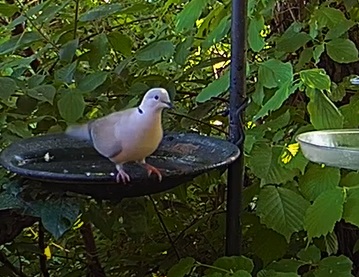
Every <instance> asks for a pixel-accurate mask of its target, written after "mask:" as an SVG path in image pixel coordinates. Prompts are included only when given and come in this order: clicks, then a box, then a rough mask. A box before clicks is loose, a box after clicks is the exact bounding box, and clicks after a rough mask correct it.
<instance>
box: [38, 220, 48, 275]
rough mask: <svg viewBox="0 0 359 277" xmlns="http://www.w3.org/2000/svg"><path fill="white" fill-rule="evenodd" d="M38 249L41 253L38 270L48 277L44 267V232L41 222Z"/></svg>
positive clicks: (45, 266)
mask: <svg viewBox="0 0 359 277" xmlns="http://www.w3.org/2000/svg"><path fill="white" fill-rule="evenodd" d="M39 248H40V251H41V254H40V255H39V256H40V257H39V258H40V270H41V273H42V275H43V276H44V277H50V274H49V271H48V270H47V265H46V255H45V248H46V247H45V230H44V226H43V225H42V222H41V220H40V222H39Z"/></svg>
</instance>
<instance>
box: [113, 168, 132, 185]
mask: <svg viewBox="0 0 359 277" xmlns="http://www.w3.org/2000/svg"><path fill="white" fill-rule="evenodd" d="M120 181H122V183H124V184H127V183H128V182H130V181H131V178H130V176H129V175H128V174H127V173H126V172H125V171H124V170H118V171H117V175H116V182H117V183H120Z"/></svg>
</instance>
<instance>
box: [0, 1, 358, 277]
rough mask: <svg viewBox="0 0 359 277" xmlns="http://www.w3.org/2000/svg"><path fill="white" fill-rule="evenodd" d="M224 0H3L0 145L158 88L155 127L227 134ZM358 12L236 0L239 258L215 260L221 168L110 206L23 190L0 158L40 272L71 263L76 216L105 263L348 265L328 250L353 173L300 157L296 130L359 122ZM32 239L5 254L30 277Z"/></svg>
mask: <svg viewBox="0 0 359 277" xmlns="http://www.w3.org/2000/svg"><path fill="white" fill-rule="evenodd" d="M230 4H231V2H230V1H228V0H225V1H208V0H186V1H178V0H166V1H142V0H139V1H135V2H133V1H127V0H125V1H112V2H111V3H108V1H102V2H101V1H89V0H84V1H78V0H77V1H59V0H47V1H15V3H12V1H1V2H0V19H1V21H0V24H1V28H0V34H1V36H0V133H1V136H0V147H1V148H3V147H5V146H6V145H8V144H9V143H11V142H12V141H15V140H18V139H21V138H24V137H29V136H32V135H39V134H45V133H51V132H61V131H63V130H64V129H65V128H66V126H67V125H68V124H70V123H74V122H78V123H80V122H85V121H87V120H90V119H94V118H97V117H100V116H103V115H106V114H108V113H110V112H113V111H116V110H120V109H123V108H127V107H132V106H134V105H136V104H138V103H139V101H140V99H141V97H142V95H143V93H144V92H145V91H146V90H147V89H149V88H151V87H158V86H161V87H164V88H166V89H167V90H168V91H169V92H170V94H171V97H172V99H174V100H175V103H176V106H177V110H176V111H175V112H171V113H166V114H165V115H164V128H165V129H166V130H175V131H192V132H199V133H201V134H207V135H213V136H218V137H221V138H225V137H226V134H227V132H228V126H229V122H228V119H227V118H226V116H224V115H223V114H225V113H223V111H226V110H227V109H228V99H227V98H228V90H229V87H230V72H229V68H228V66H229V62H230V49H231V47H230V38H229V31H230V23H231V14H230V10H231V9H230ZM358 9H359V4H358V3H357V1H350V0H343V1H340V0H339V1H334V2H333V1H320V2H313V1H309V2H308V1H307V2H305V1H300V3H298V1H285V2H278V1H272V0H265V1H248V9H247V16H248V20H247V21H248V26H247V31H248V33H247V34H248V36H247V45H248V49H247V68H246V77H247V93H248V97H249V98H250V99H251V102H250V104H249V105H248V107H247V109H246V114H245V126H246V130H245V132H246V140H245V147H244V151H245V153H244V155H245V165H246V178H245V179H246V183H245V188H244V192H243V199H242V200H243V203H244V205H243V210H242V226H243V241H242V246H243V247H242V249H243V251H242V252H243V256H240V257H222V256H223V254H224V246H223V238H224V236H225V233H224V229H225V226H226V224H225V214H224V212H225V204H226V201H225V180H226V178H225V177H226V176H225V174H223V175H220V174H219V173H218V172H214V173H210V174H205V175H202V176H199V177H198V178H196V179H195V180H194V181H193V182H189V183H187V184H184V185H182V186H180V187H177V188H176V189H173V190H171V191H167V192H163V193H160V194H157V195H154V196H152V198H151V199H150V198H148V197H142V198H136V199H124V200H123V201H121V203H110V202H101V201H95V200H93V199H91V200H90V199H84V201H78V202H74V201H73V198H68V197H65V196H61V197H60V196H58V195H57V196H56V195H51V196H49V195H47V196H46V197H49V198H46V197H45V196H44V195H43V192H42V190H34V191H32V192H31V191H30V193H29V194H30V196H29V195H28V194H27V193H25V192H26V189H25V188H26V186H25V187H23V186H18V185H17V184H16V182H15V183H13V182H8V179H7V173H6V172H5V171H4V170H2V171H0V176H1V184H3V185H2V191H1V193H0V207H1V209H2V210H5V209H14V210H16V211H18V212H20V213H25V214H29V215H33V216H36V217H40V218H41V221H42V223H43V226H44V227H45V229H46V230H47V231H49V233H48V234H47V236H46V239H47V244H48V245H47V248H46V252H45V253H47V254H46V255H47V257H48V260H47V264H48V267H49V271H50V273H51V274H50V275H51V276H83V274H84V273H83V272H84V269H85V267H86V263H87V261H86V253H85V250H84V249H83V248H82V247H79V245H82V244H83V242H82V240H81V236H80V234H79V226H81V224H83V223H84V222H91V223H92V224H93V226H94V237H95V241H96V245H97V251H98V258H99V260H100V261H101V264H102V266H103V268H104V270H105V272H106V274H108V275H109V276H111V275H113V276H162V275H167V276H185V275H188V276H212V277H214V276H299V273H301V274H304V275H305V276H351V269H352V264H353V262H355V261H354V260H353V261H351V260H350V259H351V258H352V257H353V256H354V255H353V253H351V252H350V253H348V252H345V253H342V252H343V250H342V249H349V248H352V244H354V242H353V243H350V247H339V245H341V246H342V245H343V243H344V244H345V241H344V242H343V241H342V239H343V238H342V236H337V235H336V232H337V229H338V228H339V229H340V228H341V226H342V224H348V223H350V224H351V225H350V228H356V227H358V226H359V218H358V215H357V212H356V211H357V209H358V205H359V204H358V203H359V194H358V191H357V190H358V183H357V182H358V181H357V177H358V174H357V173H355V172H354V173H353V172H351V173H348V172H347V171H345V170H340V169H334V168H329V167H322V166H321V165H313V164H311V163H308V161H306V160H305V159H304V157H303V155H302V154H301V153H300V149H299V146H298V144H296V143H295V136H296V135H297V134H299V133H302V132H304V131H308V130H314V129H318V130H320V129H328V128H343V127H345V128H357V127H358V125H359V120H358V118H359V113H358V110H359V98H358V96H357V92H358V88H357V87H356V86H354V85H352V84H351V83H350V81H349V80H350V79H351V78H352V77H353V76H351V74H352V72H357V71H356V68H357V65H358V64H357V63H358V45H359V41H358V39H357V35H356V34H357V31H358V29H357V28H358V27H357V22H358V19H359V18H358V12H357V11H358ZM24 195H25V196H26V197H25V198H24ZM77 197H78V196H77ZM35 200H36V201H35ZM154 205H156V207H157V208H158V209H159V212H158V211H157V209H155V206H154ZM78 216H80V217H79V218H78ZM76 219H78V220H77V221H76V222H75V220H76ZM162 222H163V223H164V224H165V226H166V227H167V231H168V233H169V236H170V237H171V240H169V238H168V237H167V235H166V232H165V231H164V230H163V228H162V225H161V224H162ZM356 239H358V238H357V237H356ZM37 240H38V236H37V226H32V227H30V228H28V229H25V230H24V231H23V233H22V234H21V235H20V236H18V237H17V238H16V239H15V240H14V241H13V242H11V243H9V244H7V245H4V246H2V250H1V251H2V252H4V253H5V254H6V256H7V258H8V259H9V260H11V263H12V264H14V265H16V266H18V267H21V265H22V264H24V263H26V265H27V266H26V268H25V267H24V268H22V269H21V270H23V271H24V273H26V274H27V275H29V276H36V274H38V273H39V272H38V270H39V269H38V265H37V263H35V262H34V261H35V260H36V257H35V256H36V255H37V254H39V253H40V252H41V251H40V249H39V248H38V246H37ZM119 245H120V246H121V247H120V250H119V247H118V246H119ZM174 248H175V249H174ZM338 249H341V250H340V251H342V252H339V250H338ZM353 251H354V250H353ZM34 254H36V255H34ZM339 254H343V255H339ZM177 256H178V257H177ZM188 256H191V257H188ZM358 266H359V265H358V264H355V268H358ZM5 270H8V268H6V267H5V266H1V267H0V272H1V274H2V276H3V275H4V276H6V274H8V273H4V274H3V272H6V271H5ZM1 274H0V275H1Z"/></svg>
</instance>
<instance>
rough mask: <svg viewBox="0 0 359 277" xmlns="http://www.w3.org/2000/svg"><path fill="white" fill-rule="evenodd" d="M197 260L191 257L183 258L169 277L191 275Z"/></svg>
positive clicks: (173, 268) (171, 270) (173, 267)
mask: <svg viewBox="0 0 359 277" xmlns="http://www.w3.org/2000/svg"><path fill="white" fill-rule="evenodd" d="M195 261H196V260H195V259H193V258H191V257H187V258H182V259H181V260H180V261H179V262H178V263H177V264H175V265H174V266H172V267H171V269H170V270H169V271H168V274H167V276H168V277H184V276H185V275H187V274H189V273H190V272H191V270H192V268H193V266H194V264H195Z"/></svg>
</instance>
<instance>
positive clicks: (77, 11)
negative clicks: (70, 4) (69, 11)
mask: <svg viewBox="0 0 359 277" xmlns="http://www.w3.org/2000/svg"><path fill="white" fill-rule="evenodd" d="M79 2H80V0H76V7H75V22H74V39H76V34H77V24H78V22H77V21H78V18H79V6H80V4H79Z"/></svg>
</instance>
